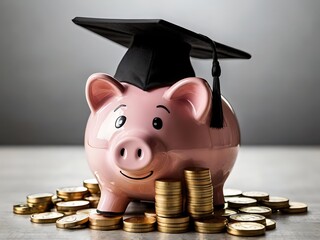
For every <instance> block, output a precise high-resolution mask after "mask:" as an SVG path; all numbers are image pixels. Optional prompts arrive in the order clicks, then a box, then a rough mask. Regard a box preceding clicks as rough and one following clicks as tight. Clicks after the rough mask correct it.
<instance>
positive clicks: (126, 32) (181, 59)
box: [72, 17, 251, 128]
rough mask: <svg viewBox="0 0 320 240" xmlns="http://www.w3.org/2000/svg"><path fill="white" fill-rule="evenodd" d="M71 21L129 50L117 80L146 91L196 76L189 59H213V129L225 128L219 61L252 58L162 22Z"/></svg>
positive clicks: (79, 19)
mask: <svg viewBox="0 0 320 240" xmlns="http://www.w3.org/2000/svg"><path fill="white" fill-rule="evenodd" d="M72 21H73V22H74V23H75V24H77V25H80V26H82V27H84V28H86V29H88V30H90V31H92V32H95V33H97V34H99V35H101V36H103V37H105V38H108V39H110V40H112V41H114V42H116V43H119V44H121V45H122V46H125V47H127V48H128V51H127V52H126V54H125V55H124V57H123V58H122V60H121V62H120V63H119V66H118V68H117V70H116V73H115V76H114V77H115V78H116V79H117V80H118V81H120V82H127V83H130V84H132V85H134V86H136V87H139V88H140V89H143V90H145V91H148V90H150V89H154V88H159V87H164V86H171V85H173V84H174V83H176V82H177V81H179V80H181V79H183V78H186V77H194V76H195V73H194V70H193V68H192V65H191V62H190V56H191V57H195V58H200V59H213V64H212V76H213V85H212V117H211V122H210V127H213V128H222V127H223V112H222V103H221V93H220V83H219V76H220V74H221V70H220V66H219V62H218V58H220V59H221V58H241V59H249V58H250V57H251V56H250V54H248V53H246V52H243V51H241V50H238V49H235V48H232V47H229V46H226V45H223V44H221V43H218V42H215V41H213V40H211V39H210V38H208V37H206V36H204V35H201V34H197V33H195V32H192V31H190V30H188V29H185V28H182V27H179V26H177V25H175V24H172V23H170V22H167V21H165V20H161V19H97V18H83V17H76V18H74V19H73V20H72Z"/></svg>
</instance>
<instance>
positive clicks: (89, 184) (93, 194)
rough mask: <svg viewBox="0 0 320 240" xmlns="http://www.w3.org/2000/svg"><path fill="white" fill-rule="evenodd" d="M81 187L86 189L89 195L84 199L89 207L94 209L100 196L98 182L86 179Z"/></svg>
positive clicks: (93, 179)
mask: <svg viewBox="0 0 320 240" xmlns="http://www.w3.org/2000/svg"><path fill="white" fill-rule="evenodd" d="M83 186H84V187H86V188H87V189H88V191H89V193H90V196H86V197H85V198H84V199H85V200H87V201H89V202H90V207H92V208H96V207H97V206H98V203H99V200H100V195H101V192H100V187H99V184H98V181H97V180H96V179H95V178H91V179H86V180H84V181H83Z"/></svg>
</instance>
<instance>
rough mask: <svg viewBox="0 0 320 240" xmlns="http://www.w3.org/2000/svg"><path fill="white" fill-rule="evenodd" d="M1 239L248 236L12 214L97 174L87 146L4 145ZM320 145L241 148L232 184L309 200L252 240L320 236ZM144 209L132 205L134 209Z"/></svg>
mask: <svg viewBox="0 0 320 240" xmlns="http://www.w3.org/2000/svg"><path fill="white" fill-rule="evenodd" d="M0 164H1V165H0V193H1V198H0V239H77V240H79V239H161V240H166V239H177V240H179V239H190V240H191V239H192V240H194V239H200V240H205V239H245V238H243V237H236V236H232V235H228V234H227V233H220V234H200V233H195V232H188V233H184V234H166V233H160V232H151V233H141V234H140V233H128V232H125V231H122V230H116V231H95V230H90V229H82V230H65V229H57V228H56V227H55V225H54V224H45V225H41V224H33V223H31V222H30V221H29V216H28V215H27V216H23V215H15V214H13V213H12V206H13V205H14V204H17V203H20V202H25V201H26V195H28V194H31V193H38V192H52V193H54V192H55V190H56V188H58V187H63V186H74V185H75V186H77V185H82V181H83V180H84V179H87V178H92V177H93V175H92V174H91V172H90V170H89V168H88V165H87V162H86V158H85V153H84V149H83V147H80V146H53V147H46V146H43V147H5V146H3V147H0ZM319 172H320V147H241V150H240V154H239V157H238V160H237V162H236V165H235V167H234V169H233V171H232V173H231V175H230V177H229V179H228V180H227V182H226V185H225V187H226V188H237V189H240V190H243V191H251V190H256V191H258V190H259V191H265V192H268V193H269V194H270V195H273V196H283V197H287V198H289V199H290V200H292V201H300V202H305V203H307V204H308V206H309V212H308V213H307V214H296V215H281V214H277V215H273V217H272V218H273V219H275V220H276V221H277V229H276V230H273V231H268V232H267V233H266V235H265V236H262V237H256V238H250V239H301V240H302V239H320V187H319V184H320V173H319ZM139 207H141V206H140V205H138V204H132V205H130V210H132V209H136V208H139Z"/></svg>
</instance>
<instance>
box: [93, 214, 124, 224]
mask: <svg viewBox="0 0 320 240" xmlns="http://www.w3.org/2000/svg"><path fill="white" fill-rule="evenodd" d="M121 220H122V216H116V217H105V216H103V215H101V214H98V213H94V214H90V215H89V222H90V224H91V225H97V226H101V227H107V226H112V225H117V224H119V223H120V222H121Z"/></svg>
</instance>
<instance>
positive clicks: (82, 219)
mask: <svg viewBox="0 0 320 240" xmlns="http://www.w3.org/2000/svg"><path fill="white" fill-rule="evenodd" d="M88 221H89V217H88V215H86V214H73V215H70V216H66V217H63V218H60V219H58V220H57V221H56V227H57V228H65V229H82V228H86V227H87V222H88Z"/></svg>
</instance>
